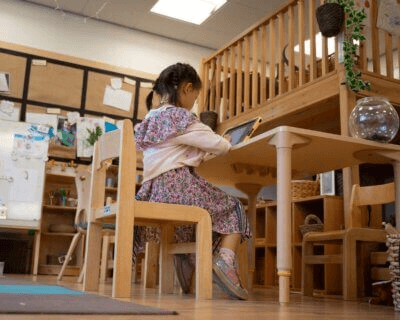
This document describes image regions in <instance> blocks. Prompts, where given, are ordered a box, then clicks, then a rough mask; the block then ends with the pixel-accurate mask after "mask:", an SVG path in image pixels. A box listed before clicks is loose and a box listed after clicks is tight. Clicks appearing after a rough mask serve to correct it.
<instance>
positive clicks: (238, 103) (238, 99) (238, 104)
mask: <svg viewBox="0 0 400 320" xmlns="http://www.w3.org/2000/svg"><path fill="white" fill-rule="evenodd" d="M242 47H243V41H242V40H239V41H238V44H237V52H238V66H237V84H236V114H237V115H239V114H241V113H242V112H243V111H242V103H243V73H242V64H243V52H242Z"/></svg>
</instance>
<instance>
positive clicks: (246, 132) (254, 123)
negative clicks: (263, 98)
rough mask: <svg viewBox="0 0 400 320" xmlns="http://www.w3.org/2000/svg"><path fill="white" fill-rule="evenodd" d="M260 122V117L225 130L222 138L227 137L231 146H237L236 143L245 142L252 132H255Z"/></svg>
mask: <svg viewBox="0 0 400 320" xmlns="http://www.w3.org/2000/svg"><path fill="white" fill-rule="evenodd" d="M261 121H262V118H261V117H256V118H254V119H251V120H249V121H246V122H244V123H241V124H239V125H237V126H234V127H231V128H229V129H227V130H225V132H224V133H223V134H222V136H223V137H229V138H230V141H231V144H232V145H233V146H234V145H237V144H238V143H241V142H245V141H247V140H249V139H250V138H251V136H252V135H253V133H254V131H256V129H257V128H258V126H259V125H260V123H261ZM228 140H229V139H228Z"/></svg>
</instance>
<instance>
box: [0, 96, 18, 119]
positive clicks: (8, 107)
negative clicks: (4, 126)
mask: <svg viewBox="0 0 400 320" xmlns="http://www.w3.org/2000/svg"><path fill="white" fill-rule="evenodd" d="M0 119H3V120H11V121H19V108H14V102H12V101H6V100H1V101H0Z"/></svg>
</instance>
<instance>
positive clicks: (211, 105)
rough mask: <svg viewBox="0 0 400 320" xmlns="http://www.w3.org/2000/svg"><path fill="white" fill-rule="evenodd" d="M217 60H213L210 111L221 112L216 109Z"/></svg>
mask: <svg viewBox="0 0 400 320" xmlns="http://www.w3.org/2000/svg"><path fill="white" fill-rule="evenodd" d="M215 77H216V76H215V58H213V59H212V60H211V93H210V110H211V111H217V112H218V111H219V110H216V108H215V89H216V88H215V83H216V81H215Z"/></svg>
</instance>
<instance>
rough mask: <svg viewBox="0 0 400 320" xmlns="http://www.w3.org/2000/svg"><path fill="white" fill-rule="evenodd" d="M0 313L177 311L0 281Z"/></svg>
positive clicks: (4, 280) (167, 313)
mask: <svg viewBox="0 0 400 320" xmlns="http://www.w3.org/2000/svg"><path fill="white" fill-rule="evenodd" d="M0 314H113V315H130V314H134V315H139V314H140V315H176V314H177V312H175V311H169V310H163V309H158V308H153V307H148V306H143V305H139V304H135V303H130V302H125V301H119V300H116V299H112V298H108V297H103V296H98V295H95V294H89V293H86V292H82V291H78V290H71V289H68V288H65V287H62V286H54V285H47V284H42V283H36V282H30V281H27V280H14V279H8V278H0Z"/></svg>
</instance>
